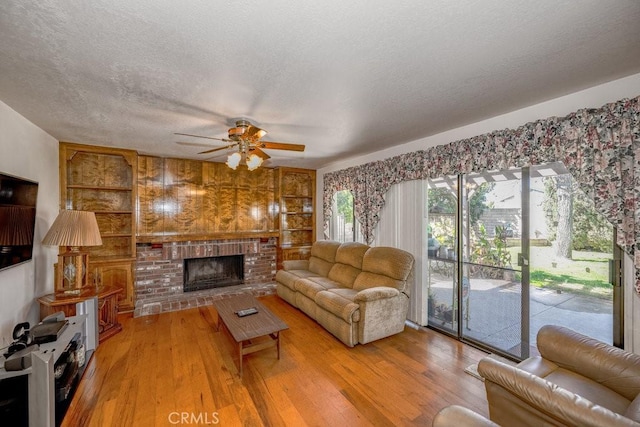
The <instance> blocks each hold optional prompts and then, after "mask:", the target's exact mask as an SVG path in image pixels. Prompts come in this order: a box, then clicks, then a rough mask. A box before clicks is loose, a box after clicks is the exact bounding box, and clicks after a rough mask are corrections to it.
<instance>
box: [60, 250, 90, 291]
mask: <svg viewBox="0 0 640 427" xmlns="http://www.w3.org/2000/svg"><path fill="white" fill-rule="evenodd" d="M88 265H89V254H88V253H87V252H80V251H78V250H69V251H67V252H64V253H61V254H60V255H58V264H57V265H56V274H55V293H56V295H61V296H64V295H78V294H80V292H81V290H82V289H83V288H85V287H87V286H88V284H89V275H88V274H87V266H88Z"/></svg>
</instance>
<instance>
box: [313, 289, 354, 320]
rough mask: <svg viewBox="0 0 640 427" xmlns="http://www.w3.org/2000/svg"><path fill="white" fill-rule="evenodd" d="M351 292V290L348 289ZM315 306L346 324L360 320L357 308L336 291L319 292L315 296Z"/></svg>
mask: <svg viewBox="0 0 640 427" xmlns="http://www.w3.org/2000/svg"><path fill="white" fill-rule="evenodd" d="M348 291H351V289H348ZM315 301H316V304H317V305H318V307H322V308H323V309H325V310H327V311H328V312H330V313H332V314H333V315H335V316H337V317H339V318H341V319H342V320H344V321H345V322H347V323H352V322H357V321H358V320H360V313H359V310H358V309H359V308H360V307H359V306H358V304H356V303H354V302H353V301H352V300H350V299H349V298H347V297H345V296H344V295H340V293H339V292H336V289H331V290H328V291H321V292H318V293H317V294H316V299H315Z"/></svg>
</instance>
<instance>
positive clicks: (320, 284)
mask: <svg viewBox="0 0 640 427" xmlns="http://www.w3.org/2000/svg"><path fill="white" fill-rule="evenodd" d="M337 286H339V284H338V283H336V282H334V281H332V280H329V279H327V278H326V277H314V278H312V279H298V280H296V282H295V288H296V291H298V292H300V293H301V294H302V295H304V296H306V297H307V298H311V299H315V297H316V294H317V293H318V292H320V291H325V290H327V289H331V288H334V287H337Z"/></svg>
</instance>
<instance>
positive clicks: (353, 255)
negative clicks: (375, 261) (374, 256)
mask: <svg viewBox="0 0 640 427" xmlns="http://www.w3.org/2000/svg"><path fill="white" fill-rule="evenodd" d="M368 250H369V246H367V245H365V244H364V243H358V242H345V243H343V244H341V245H340V247H339V248H338V250H337V251H336V262H339V263H341V264H346V265H350V266H351V267H355V268H357V269H358V270H361V269H362V258H363V257H364V254H365V253H366V252H367V251H368Z"/></svg>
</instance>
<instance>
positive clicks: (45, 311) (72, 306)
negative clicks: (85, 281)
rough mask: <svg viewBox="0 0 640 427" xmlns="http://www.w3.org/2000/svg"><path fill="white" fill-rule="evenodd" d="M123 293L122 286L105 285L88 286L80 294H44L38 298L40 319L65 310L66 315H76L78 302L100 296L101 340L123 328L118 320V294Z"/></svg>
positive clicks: (99, 332)
mask: <svg viewBox="0 0 640 427" xmlns="http://www.w3.org/2000/svg"><path fill="white" fill-rule="evenodd" d="M120 293H122V288H120V287H103V288H99V289H97V290H96V289H95V288H87V289H84V290H83V291H82V292H81V293H80V295H74V296H64V297H56V295H55V294H49V295H44V296H41V297H40V298H38V302H39V303H40V320H42V319H44V318H45V317H47V316H49V315H50V314H53V313H57V312H58V311H62V312H64V315H65V316H66V317H71V316H75V315H77V314H79V313H77V307H78V303H82V302H83V301H86V300H88V299H91V298H94V297H98V307H97V309H96V311H97V315H98V334H99V335H98V336H99V337H100V342H102V341H104V340H106V339H107V338H109V337H111V336H113V335H115V334H117V333H118V332H120V331H121V330H122V325H121V324H120V322H118V294H120Z"/></svg>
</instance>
